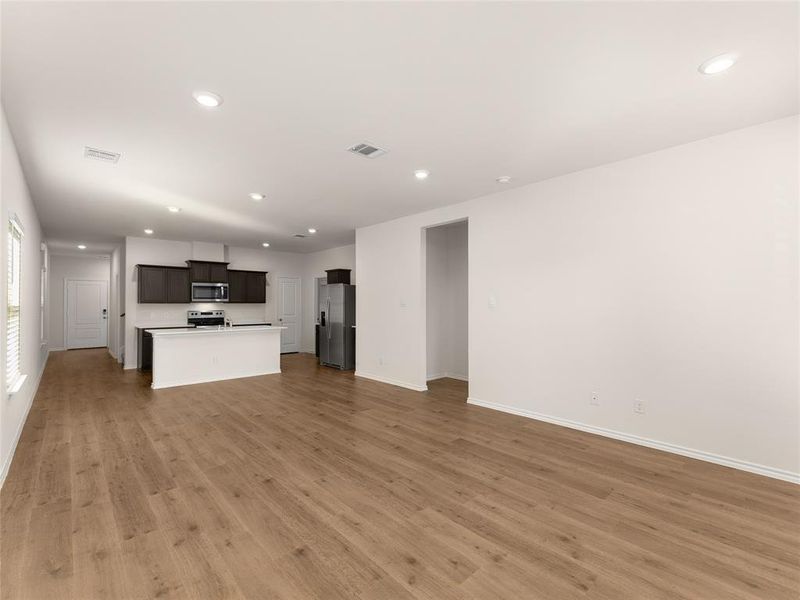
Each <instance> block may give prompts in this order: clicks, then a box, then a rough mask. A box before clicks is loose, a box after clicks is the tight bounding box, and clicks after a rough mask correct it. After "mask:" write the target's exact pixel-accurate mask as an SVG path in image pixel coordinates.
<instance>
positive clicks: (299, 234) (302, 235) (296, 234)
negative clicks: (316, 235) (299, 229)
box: [294, 233, 306, 238]
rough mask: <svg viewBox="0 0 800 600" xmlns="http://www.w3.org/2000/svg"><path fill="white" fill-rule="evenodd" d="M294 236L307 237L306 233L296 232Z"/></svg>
mask: <svg viewBox="0 0 800 600" xmlns="http://www.w3.org/2000/svg"><path fill="white" fill-rule="evenodd" d="M294 237H299V238H304V237H306V236H305V234H303V233H295V234H294Z"/></svg>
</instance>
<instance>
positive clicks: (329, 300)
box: [327, 298, 331, 339]
mask: <svg viewBox="0 0 800 600" xmlns="http://www.w3.org/2000/svg"><path fill="white" fill-rule="evenodd" d="M327 315H328V319H330V318H331V317H330V315H331V299H330V298H328V312H327ZM327 329H328V339H331V328H330V327H328V328H327Z"/></svg>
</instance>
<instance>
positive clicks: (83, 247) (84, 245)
mask: <svg viewBox="0 0 800 600" xmlns="http://www.w3.org/2000/svg"><path fill="white" fill-rule="evenodd" d="M78 250H86V244H78Z"/></svg>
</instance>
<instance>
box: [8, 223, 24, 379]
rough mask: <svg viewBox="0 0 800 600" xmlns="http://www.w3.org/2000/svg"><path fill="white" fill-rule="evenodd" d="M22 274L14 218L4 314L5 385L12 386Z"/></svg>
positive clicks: (17, 363)
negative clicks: (6, 309)
mask: <svg viewBox="0 0 800 600" xmlns="http://www.w3.org/2000/svg"><path fill="white" fill-rule="evenodd" d="M21 275H22V227H20V225H19V223H18V222H17V220H16V219H11V220H10V221H9V222H8V313H7V315H6V326H7V327H6V353H7V354H6V385H7V386H8V387H9V388H11V387H13V386H14V385H15V384H16V382H17V380H18V379H19V377H20V376H21V375H22V373H21V371H20V355H21V347H20V346H21V337H20V324H21V323H20V315H21V306H20V297H21V293H20V291H21V285H20V284H21Z"/></svg>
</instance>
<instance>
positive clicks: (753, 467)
mask: <svg viewBox="0 0 800 600" xmlns="http://www.w3.org/2000/svg"><path fill="white" fill-rule="evenodd" d="M467 404H474V405H475V406H482V407H484V408H491V409H492V410H499V411H501V412H505V413H510V414H512V415H519V416H521V417H527V418H529V419H535V420H537V421H544V422H545V423H552V424H554V425H561V426H562V427H569V428H570V429H577V430H579V431H586V432H588V433H594V434H597V435H602V436H603V437H607V438H612V439H615V440H621V441H623V442H629V443H631V444H637V445H638V446H647V447H648V448H655V449H656V450H662V451H664V452H670V453H672V454H679V455H681V456H687V457H689V458H696V459H697V460H703V461H705V462H710V463H714V464H717V465H723V466H725V467H731V468H733V469H739V470H741V471H747V472H749V473H756V474H757V475H764V476H765V477H772V478H773V479H781V480H783V481H788V482H790V483H798V484H800V473H793V472H792V471H786V470H784V469H776V468H774V467H768V466H766V465H760V464H757V463H752V462H748V461H746V460H740V459H738V458H730V457H728V456H722V455H720V454H713V453H711V452H704V451H703V450H695V449H694V448H686V447H685V446H678V445H676V444H670V443H668V442H660V441H658V440H652V439H650V438H645V437H640V436H638V435H632V434H629V433H623V432H621V431H615V430H613V429H606V428H604V427H596V426H594V425H587V424H585V423H579V422H577V421H570V420H569V419H561V418H559V417H551V416H549V415H543V414H541V413H537V412H533V411H530V410H525V409H523V408H516V407H514V406H508V405H506V404H498V403H496V402H486V401H485V400H478V399H477V398H467Z"/></svg>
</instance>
